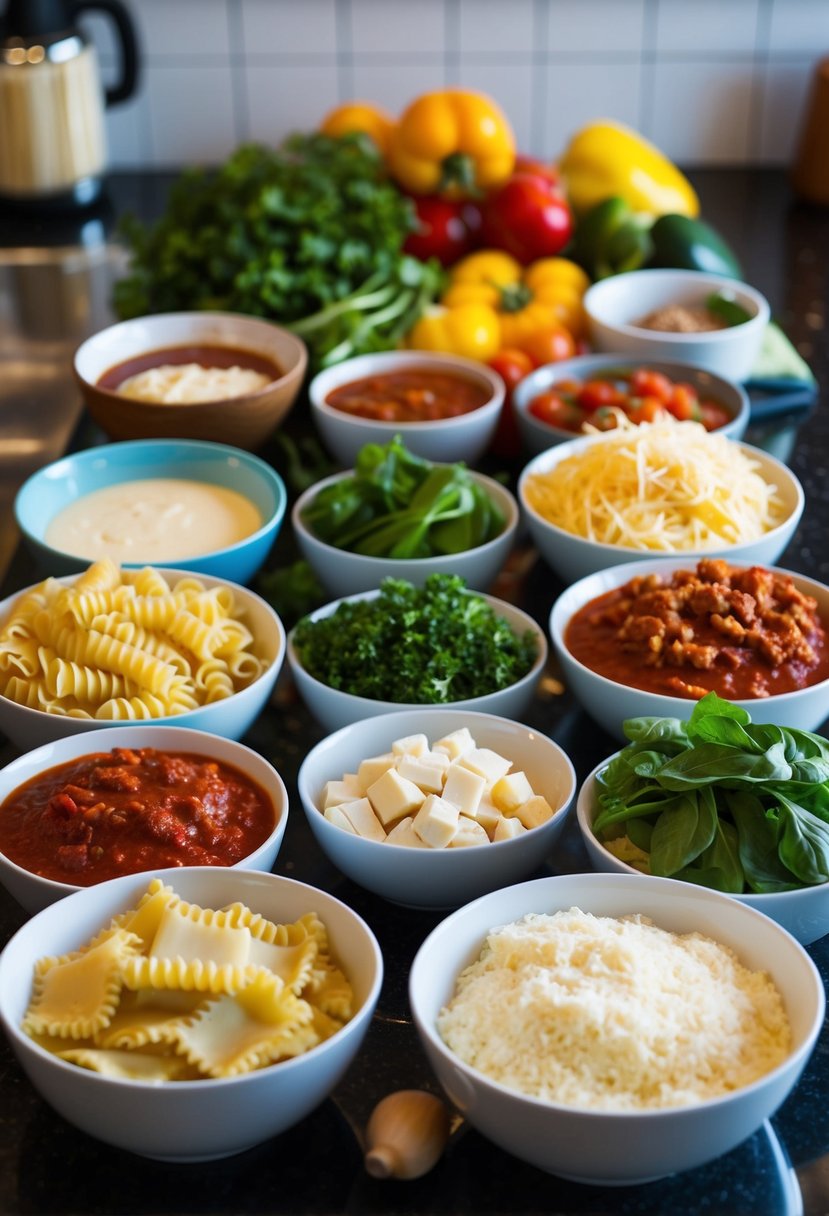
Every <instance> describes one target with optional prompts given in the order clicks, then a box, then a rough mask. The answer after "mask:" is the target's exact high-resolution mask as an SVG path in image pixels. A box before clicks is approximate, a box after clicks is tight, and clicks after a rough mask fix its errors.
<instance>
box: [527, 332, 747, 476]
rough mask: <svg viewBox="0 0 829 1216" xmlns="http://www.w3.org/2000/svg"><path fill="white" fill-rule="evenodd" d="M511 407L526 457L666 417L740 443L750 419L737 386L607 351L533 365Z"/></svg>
mask: <svg viewBox="0 0 829 1216" xmlns="http://www.w3.org/2000/svg"><path fill="white" fill-rule="evenodd" d="M512 402H513V408H514V410H515V416H516V421H517V423H518V429H519V431H520V434H521V438H522V441H523V443H524V446H525V447H526V448H527V449H528V450H529V451H531V452H543V451H544V450H545V449H546V448H549V447H551V446H552V445H553V444H555V443H565V442H566V441H567V440H568V439H573V438H574V437H575V436H576V435H587V434H593V433H595V432H597V431H611V430H616V429H618V428H619V427H624V426H628V425H641V424H642V423H650V422H655V421H657V420H659V419H671V418H674V419H676V420H677V421H680V422H687V421H693V422H700V423H702V425H703V426H704V427H705V429H706V430H707V431H717V432H718V433H719V434H721V435H727V436H728V437H729V438H730V439H740V438H742V436H743V434H744V432H745V429H746V426H747V425H748V420H749V401H748V395H747V393H746V391H745V389H743V388H742V386H741V385H738V384H735V383H734V382H732V381H730V380H726V379H724V378H723V377H722V376H717V375H714V373H713V372H707V371H705V370H704V369H702V368H699V367H694V366H693V365H692V364H690V363H667V362H662V361H657V362H653V363H647V364H645V363H643V362H642V361H641V360H636V359H629V358H625V357H624V356H621V355H613V354H607V355H580V356H578V357H577V358H575V359H566V360H564V361H563V362H561V363H549V364H546V365H545V366H544V367H539V368H536V370H535V371H533V372H530V374H529V375H528V376H525V377H524V379H523V380H522V381H521V382H520V383H519V384H518V385H517V386H516V388H515V390H514V392H513V396H512Z"/></svg>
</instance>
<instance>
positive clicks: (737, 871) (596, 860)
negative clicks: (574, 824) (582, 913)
mask: <svg viewBox="0 0 829 1216" xmlns="http://www.w3.org/2000/svg"><path fill="white" fill-rule="evenodd" d="M625 734H626V735H627V737H628V739H629V740H630V741H629V743H628V744H627V746H626V747H624V748H622V750H621V751H618V752H616V753H614V754H613V755H612V756H610V757H608V759H606V760H603V761H602V763H601V764H599V765H598V766H597V767H596V768H595V769H594V770H593V772H592V773H591V774H590V775H589V776H588V778H587V780H586V781H585V782H584V784H583V786H582V788H581V790H580V791H579V796H578V801H577V804H576V814H577V819H578V823H579V827H580V829H581V833H582V838H583V840H584V844H585V847H586V849H587V852H588V855H589V857H590V860H591V863H592V865H593V866H594V868H595V869H597V870H601V871H605V872H622V873H631V872H635V871H639V872H640V873H645V874H650V875H653V876H654V877H655V878H673V879H681V880H683V881H685V882H689V883H694V884H696V885H698V886H704V887H711V888H713V889H714V890H719V891H723V892H725V893H726V894H728V895H732V896H734V897H735V898H736V899H740V900H742V901H743V902H744V903H747V904H749V905H751V906H752V907H754V908H756V909H758V911H760V912H763V913H765V914H766V915H767V916H770V917H771V918H772V919H773V920H776V921H777V922H778V923H779V924H781V925H782V926H783V927H784V928H785V929H787V930H788V931H789V932H790V933H791V934H792V935H793V936H794V937H796V938H797V939H798V941H800V942H801V943H802V944H804V945H807V944H808V943H809V942H813V941H816V940H817V939H818V938H820V937H823V936H824V934H826V933H829V885H828V884H829V740H827V739H825V738H824V737H823V736H822V735H818V734H814V733H812V732H811V731H805V730H798V729H794V728H789V727H784V726H774V725H769V724H766V723H755V722H752V720H751V716H750V715H749V713H748V712H747V711H746V710H745V709H743V708H741V707H740V706H738V705H735V704H733V703H732V702H729V701H725V700H723V699H722V698H720V697H718V696H717V695H716V693H709V694H708V695H707V696H705V697H703V698H702V699H701V700H700V701H698V702H697V703H696V705H695V706H694V709H693V712H692V713H691V716H690V718H688V719H687V720H681V719H679V718H654V717H641V718H630V719H628V720H627V721H626V722H625Z"/></svg>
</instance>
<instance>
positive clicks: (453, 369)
mask: <svg viewBox="0 0 829 1216" xmlns="http://www.w3.org/2000/svg"><path fill="white" fill-rule="evenodd" d="M412 367H419V368H422V369H423V370H424V371H438V372H448V373H450V374H451V373H454V374H455V375H457V376H463V377H464V378H465V379H467V380H473V381H474V382H475V383H476V384H480V385H481V386H482V387H483V388H485V389H486V390H487V391H488V393H489V399H488V400H487V402H486V404H485V405H482V406H481V407H480V408H479V409H477V410H471V411H470V413H468V414H461V415H459V416H458V417H457V418H442V419H439V420H436V421H432V422H379V421H373V420H371V419H369V418H357V417H355V416H354V415H352V414H346V413H343V411H342V410H337V409H334V407H333V406H331V405H327V404H326V398H327V396H328V394H329V393H330V392H331V391H332V390H333V389H335V388H339V386H340V385H342V384H349V383H350V382H351V381H353V380H360V379H362V377H363V376H373V375H380V374H382V373H385V372H393V371H399V370H401V369H403V368H412ZM505 392H506V389H505V386H504V382H503V380H502V379H501V377H500V376H499V375H498V373H497V372H494V371H493V370H492V369H491V368H489V367H487V366H486V364H485V363H479V362H478V361H477V360H475V359H464V358H462V357H461V356H460V355H439V354H428V353H426V352H425V351H416V350H408V351H404V350H394V351H386V352H384V353H382V354H376V355H358V356H357V357H356V358H354V359H346V360H345V361H344V362H342V363H337V364H335V365H334V366H333V367H328V368H326V369H325V370H324V371H321V372H317V374H316V376H314V378H313V380H312V381H311V383H310V385H309V387H308V396H309V398H310V401H311V417H312V418H313V420H314V425H315V426H316V428H317V430H318V431H319V433H320V436H321V438H322V441H323V443H324V444H325V446H326V447H327V448H328V451H329V452H330V453H331V455H332V456H333V457H334V459H335V460H337V461H339V463H340V464H341V465H343V466H344V467H345V468H351V467H352V466H353V464H354V462H355V460H356V458H357V453H358V452H359V451H360V448H362V447H363V446H364V445H365V444H366V443H381V444H382V443H388V442H389V440H390V439H393V438H394V436H395V435H402V437H403V441H404V443H405V444H406V447H407V448H408V449H409V451H410V452H414V453H415V455H417V456H423V457H425V458H426V459H427V460H442V461H445V462H446V463H451V462H452V461H455V460H465V461H466V463H467V464H472V463H473V462H474V461H475V460H477V458H478V457H479V456H480V455H481V454H482V453H483V452H485V451H486V449H487V447H488V446H489V443H490V440H491V439H492V436H493V435H494V433H495V428H496V427H497V425H498V419H499V417H500V415H501V406H502V405H503V402H504V394H505Z"/></svg>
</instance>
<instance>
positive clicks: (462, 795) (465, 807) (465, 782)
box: [441, 764, 486, 816]
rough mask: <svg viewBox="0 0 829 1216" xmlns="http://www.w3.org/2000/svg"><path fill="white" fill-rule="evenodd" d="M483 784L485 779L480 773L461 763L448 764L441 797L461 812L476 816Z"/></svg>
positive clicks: (484, 784)
mask: <svg viewBox="0 0 829 1216" xmlns="http://www.w3.org/2000/svg"><path fill="white" fill-rule="evenodd" d="M485 786H486V781H485V780H484V778H483V777H482V776H481V774H480V773H473V772H472V769H470V768H464V766H463V765H462V764H450V766H449V768H448V769H447V770H446V782H445V784H444V786H443V793H442V794H441V797H442V798H445V799H446V801H447V802H451V803H452V805H453V806H456V807H457V808H458V810H459V811H460V812H461V813H462V814H464V815H472V816H476V815H477V811H478V805H479V803H480V801H481V796H482V794H483V792H484V787H485Z"/></svg>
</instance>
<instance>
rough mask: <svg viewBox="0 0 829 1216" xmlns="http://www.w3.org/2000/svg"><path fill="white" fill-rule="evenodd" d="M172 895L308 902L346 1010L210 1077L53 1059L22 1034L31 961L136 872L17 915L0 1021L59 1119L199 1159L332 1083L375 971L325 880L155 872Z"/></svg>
mask: <svg viewBox="0 0 829 1216" xmlns="http://www.w3.org/2000/svg"><path fill="white" fill-rule="evenodd" d="M156 876H157V877H159V878H161V879H163V880H164V881H165V882H167V883H169V884H170V885H171V886H172V887H173V889H174V890H175V891H176V893H177V894H179V895H180V896H181V897H182V898H183V899H185V900H188V901H192V902H194V903H196V904H199V905H200V906H202V907H206V908H221V907H222V906H224V905H226V904H230V903H234V902H236V901H241V902H242V903H244V904H245V905H247V906H248V907H249V908H251V909H252V910H253V911H254V912H258V913H260V914H261V915H262V916H264V917H266V918H268V919H270V920H274V921H278V922H283V923H290V922H293V921H295V920H296V919H298V918H299V917H300V916H303V915H305V914H306V913H308V912H316V913H317V915H318V916H319V917H320V919H321V920H322V921H323V923H324V924H325V925H326V928H327V929H328V935H329V940H330V947H331V951H332V953H333V955H334V956H335V957H336V959H337V960H338V962H339V964H340V965H341V967H342V968H343V970H344V972H345V974H346V975H347V976H348V979H349V981H350V983H351V986H352V988H353V990H354V996H355V1001H354V1004H355V1013H354V1016H353V1018H352V1019H351V1021H350V1022H348V1023H346V1025H345V1026H343V1027H342V1028H341V1029H340V1030H338V1031H337V1032H336V1034H334V1035H333V1036H332V1037H331V1038H330V1039H328V1040H326V1041H325V1042H324V1043H321V1044H320V1045H319V1046H317V1047H314V1048H312V1049H311V1050H310V1051H308V1052H306V1054H305V1055H301V1056H297V1057H296V1058H295V1059H292V1060H284V1061H281V1062H279V1063H277V1064H273V1065H271V1066H270V1067H268V1068H263V1069H259V1070H257V1071H254V1072H249V1073H245V1074H242V1075H241V1076H237V1077H228V1078H223V1079H220V1080H212V1079H211V1080H199V1081H177V1082H171V1083H170V1084H169V1085H159V1084H155V1083H152V1082H145V1081H133V1080H121V1079H115V1078H112V1077H107V1076H104V1075H102V1074H101V1073H96V1072H90V1071H88V1070H86V1069H84V1068H79V1067H77V1066H76V1065H74V1064H70V1063H67V1062H66V1061H64V1060H59V1059H58V1058H57V1057H56V1056H54V1055H52V1054H50V1053H49V1052H47V1051H45V1050H44V1049H43V1048H42V1047H39V1046H38V1045H37V1044H36V1043H35V1042H34V1040H33V1039H31V1038H29V1037H28V1035H26V1034H24V1033H23V1031H22V1030H21V1029H20V1023H21V1020H22V1018H23V1015H24V1013H25V1011H26V1008H27V1005H28V1003H29V997H30V993H31V987H32V973H33V968H34V965H35V962H36V961H37V960H38V959H40V958H42V957H44V956H45V955H62V954H65V953H67V952H69V951H72V950H76V949H78V948H79V947H80V946H82V945H84V944H85V943H86V942H87V941H89V939H90V938H91V937H92V936H93V935H94V934H95V933H96V932H97V931H98V930H99V929H101V928H102V927H103V926H106V925H108V924H109V921H110V919H111V917H112V916H113V915H115V914H116V913H118V912H122V911H125V910H126V909H128V908H130V907H132V906H134V904H135V903H136V901H137V900H138V899H139V898H140V897H141V895H142V894H143V893H144V891H145V890H146V888H147V881H148V876H147V875H131V876H130V877H127V878H116V879H113V880H112V881H111V882H106V883H101V884H100V885H99V886H97V887H88V888H87V889H86V890H84V891H78V892H77V893H76V894H75V895H70V896H68V898H67V899H65V900H61V901H60V902H59V903H56V904H52V905H51V906H50V907H48V908H45V909H44V910H43V911H42V912H39V913H38V915H37V916H35V917H33V919H32V920H30V921H28V922H27V924H25V925H24V926H23V927H22V929H20V930H19V931H18V932H17V933H16V934H15V936H14V937H13V938H12V939H11V941H10V942H9V943H8V944H7V946H6V948H5V949H4V951H3V953H2V955H0V1021H2V1024H3V1027H4V1029H5V1032H6V1035H7V1036H8V1039H9V1042H10V1043H11V1045H12V1049H13V1050H14V1052H15V1055H16V1056H17V1058H18V1060H19V1061H20V1064H21V1066H22V1067H23V1070H24V1072H25V1073H26V1074H27V1076H28V1077H29V1080H30V1081H31V1083H32V1085H33V1086H34V1087H35V1089H36V1090H37V1091H38V1093H39V1094H40V1095H41V1097H42V1098H43V1099H44V1100H45V1101H46V1102H48V1103H49V1105H50V1106H52V1107H54V1109H55V1110H56V1111H57V1112H58V1114H60V1115H62V1116H63V1118H64V1119H66V1120H68V1122H69V1123H72V1124H74V1126H75V1127H78V1128H80V1129H81V1131H83V1132H86V1133H87V1134H88V1135H90V1136H94V1137H96V1138H97V1139H99V1140H103V1141H104V1142H105V1143H107V1144H114V1145H115V1146H116V1147H118V1148H123V1149H127V1150H128V1151H129V1152H133V1153H138V1154H140V1155H141V1156H144V1157H153V1158H156V1159H158V1160H161V1161H169V1162H173V1161H192V1162H198V1161H209V1160H212V1159H214V1158H217V1157H226V1156H229V1155H230V1154H232V1153H239V1152H242V1151H243V1150H244V1149H247V1148H250V1147H252V1146H253V1145H254V1144H260V1143H262V1142H263V1141H265V1140H268V1139H269V1138H270V1137H271V1136H276V1135H279V1133H280V1132H283V1131H285V1130H286V1129H287V1128H289V1127H292V1126H293V1125H294V1124H295V1123H299V1122H300V1120H302V1119H303V1118H305V1116H306V1115H307V1114H309V1113H310V1112H311V1111H312V1110H313V1109H314V1108H315V1107H316V1106H318V1105H319V1103H320V1102H322V1101H323V1099H324V1098H325V1097H327V1095H328V1094H329V1093H330V1092H331V1090H332V1089H333V1088H334V1086H335V1085H336V1084H337V1082H338V1080H339V1079H340V1077H341V1076H342V1074H343V1073H344V1072H345V1070H346V1068H347V1067H348V1066H349V1064H350V1063H351V1061H352V1060H353V1059H354V1056H355V1055H356V1054H357V1051H358V1050H359V1047H360V1044H361V1042H362V1040H363V1036H364V1034H365V1032H366V1030H367V1029H368V1025H369V1022H370V1020H371V1017H372V1013H373V1011H374V1007H375V1004H376V1002H377V997H378V994H379V991H380V985H381V983H382V978H383V962H382V957H381V954H380V949H379V946H378V944H377V941H376V939H375V937H374V934H373V933H372V932H371V930H370V929H369V927H368V925H366V924H365V922H364V921H363V920H362V919H361V918H360V917H359V916H357V914H356V913H355V912H353V911H352V910H351V909H350V908H348V907H346V905H345V904H343V903H340V901H339V900H337V899H334V898H333V896H331V895H328V894H326V893H325V892H324V891H317V890H315V889H314V888H313V887H309V886H306V885H305V884H304V883H299V882H294V881H293V880H292V879H289V878H282V877H281V876H277V875H275V874H263V873H261V872H259V871H256V870H238V869H234V870H216V869H213V868H210V867H207V868H205V867H197V868H194V869H189V870H188V869H174V870H161V871H158V873H157V875H156Z"/></svg>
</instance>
